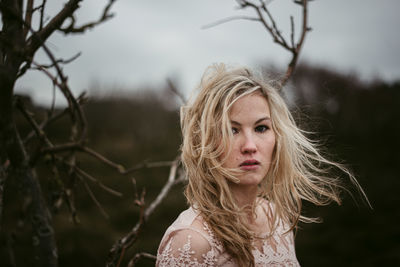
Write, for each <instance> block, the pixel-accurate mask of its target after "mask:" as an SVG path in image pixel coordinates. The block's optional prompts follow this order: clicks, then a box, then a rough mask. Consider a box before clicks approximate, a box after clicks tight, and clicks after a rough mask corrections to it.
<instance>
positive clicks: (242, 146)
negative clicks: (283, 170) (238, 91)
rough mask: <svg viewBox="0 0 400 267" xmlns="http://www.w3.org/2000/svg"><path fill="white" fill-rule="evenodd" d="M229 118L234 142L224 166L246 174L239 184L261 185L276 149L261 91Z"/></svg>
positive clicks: (237, 104) (241, 103)
mask: <svg viewBox="0 0 400 267" xmlns="http://www.w3.org/2000/svg"><path fill="white" fill-rule="evenodd" d="M229 119H230V122H231V124H232V133H233V140H232V143H231V144H230V146H231V151H230V153H229V154H228V155H227V158H226V161H225V162H224V164H223V166H224V167H227V168H236V169H240V170H242V171H243V174H241V175H240V176H239V177H238V178H239V180H240V182H239V184H243V185H258V184H259V183H260V182H261V181H262V180H263V178H264V177H265V176H266V175H267V173H268V170H269V168H270V165H271V162H272V154H273V150H274V147H275V133H274V131H273V130H272V122H271V113H270V109H269V105H268V101H267V100H266V99H265V97H263V96H262V95H261V94H260V93H258V92H255V93H252V94H249V95H246V96H244V97H241V98H239V99H238V100H237V101H236V102H235V103H234V104H233V105H232V107H231V109H230V112H229Z"/></svg>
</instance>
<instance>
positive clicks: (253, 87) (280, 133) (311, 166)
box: [181, 64, 359, 266]
mask: <svg viewBox="0 0 400 267" xmlns="http://www.w3.org/2000/svg"><path fill="white" fill-rule="evenodd" d="M199 90H200V91H199V92H198V95H197V97H195V98H192V101H190V102H189V104H188V105H187V106H184V107H182V109H181V127H182V134H183V143H182V162H183V165H184V167H185V170H186V172H187V176H188V184H187V186H186V190H185V196H186V198H187V200H188V202H189V204H190V205H191V206H192V207H194V208H195V209H197V210H198V211H199V212H200V214H201V216H202V218H203V219H204V220H205V221H206V222H207V223H208V225H209V226H210V228H211V229H212V230H213V232H214V233H215V235H216V237H217V239H218V240H219V241H220V242H221V243H222V244H223V246H224V248H225V250H226V251H227V252H228V253H229V254H230V255H231V256H232V257H233V258H234V259H235V260H236V261H237V263H238V264H239V265H240V266H254V257H253V254H252V249H253V248H252V240H254V238H255V236H254V233H253V232H252V231H251V230H250V229H249V227H248V226H247V225H248V224H247V223H246V221H245V220H246V216H244V215H245V214H244V213H245V211H244V210H243V209H241V208H239V207H238V206H237V204H236V202H235V199H234V196H233V195H232V194H231V191H230V189H229V183H228V180H230V181H231V182H235V183H238V181H239V180H238V178H237V176H238V175H239V172H238V171H237V170H232V169H227V168H224V167H223V166H222V164H223V162H224V157H223V155H226V154H227V153H225V152H226V151H228V150H229V143H230V140H231V138H232V132H231V125H230V120H229V117H228V115H229V109H230V107H231V106H232V104H233V103H234V102H235V101H237V100H238V99H239V98H240V97H243V96H244V95H248V94H251V93H253V92H260V93H261V94H262V95H263V96H264V97H265V98H266V99H267V101H268V104H269V107H270V112H271V120H272V128H273V130H274V132H275V137H276V143H275V149H274V154H273V161H272V164H271V167H270V169H269V171H268V173H267V175H266V177H265V178H264V179H263V180H262V182H261V184H260V186H259V189H260V190H259V196H260V197H261V198H264V199H267V200H268V201H269V202H271V203H273V205H274V214H273V217H272V218H271V226H272V229H271V233H273V232H274V231H275V228H276V225H277V223H278V220H282V221H283V222H284V223H285V224H287V225H289V226H290V230H292V229H293V228H295V227H296V225H297V223H298V221H299V220H300V221H304V222H315V221H316V219H315V218H308V217H305V216H302V215H301V207H302V200H306V201H309V202H312V203H314V204H316V205H326V204H328V203H330V202H331V201H335V202H337V203H339V204H340V197H339V190H338V189H339V188H340V185H339V180H338V178H337V177H332V176H329V173H330V169H331V168H337V169H339V170H341V171H343V172H344V173H346V174H347V175H348V176H349V177H350V179H351V180H352V181H353V182H355V183H356V185H357V186H358V184H357V182H356V181H355V179H354V177H353V176H352V174H351V173H350V172H349V171H348V170H347V169H346V168H344V167H343V166H342V165H341V164H338V163H335V162H332V161H330V160H328V159H326V158H325V157H323V156H322V155H321V154H320V153H319V151H318V149H317V144H316V143H313V142H312V141H311V140H309V139H308V138H307V137H305V135H304V134H303V131H301V130H300V129H299V128H298V127H297V126H296V123H295V121H294V119H293V117H292V115H291V114H290V112H289V110H288V107H287V105H286V104H285V102H284V100H283V99H282V97H281V96H280V95H279V93H278V92H277V90H276V89H275V88H274V87H273V86H271V85H269V84H267V83H265V82H263V81H262V79H261V78H257V77H255V76H254V75H253V74H252V73H251V72H250V71H249V70H248V69H246V68H228V67H226V66H225V65H224V64H217V65H212V66H210V67H209V68H207V70H206V71H205V73H204V75H203V77H202V80H201V83H200V86H199ZM358 187H359V186H358Z"/></svg>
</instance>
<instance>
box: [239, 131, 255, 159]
mask: <svg viewBox="0 0 400 267" xmlns="http://www.w3.org/2000/svg"><path fill="white" fill-rule="evenodd" d="M256 151H257V146H256V143H255V140H254V137H253V136H251V135H244V136H243V143H242V147H241V152H242V153H243V154H252V153H255V152H256Z"/></svg>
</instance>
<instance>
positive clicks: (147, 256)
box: [128, 252, 157, 267]
mask: <svg viewBox="0 0 400 267" xmlns="http://www.w3.org/2000/svg"><path fill="white" fill-rule="evenodd" d="M142 258H144V259H149V260H152V261H156V260H157V257H156V256H154V255H153V254H150V253H146V252H141V253H136V254H135V256H133V258H132V259H131V260H130V261H129V263H128V267H134V266H135V264H136V263H137V262H138V261H139V260H140V259H142Z"/></svg>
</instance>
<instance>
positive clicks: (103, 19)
mask: <svg viewBox="0 0 400 267" xmlns="http://www.w3.org/2000/svg"><path fill="white" fill-rule="evenodd" d="M115 1H116V0H109V2H108V4H107V6H106V7H105V8H104V10H103V13H102V15H101V16H100V18H99V19H98V20H97V21H93V22H89V23H86V24H84V25H82V26H79V27H76V26H75V22H76V20H75V17H74V16H73V15H72V16H70V19H71V23H70V25H68V27H66V28H60V29H59V31H61V32H63V33H65V34H68V33H84V32H85V31H86V30H89V29H92V28H94V27H96V26H97V25H99V24H101V23H104V22H106V21H107V20H109V19H111V18H112V17H114V14H111V13H109V12H110V9H111V7H112V5H113V4H114V2H115Z"/></svg>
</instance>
